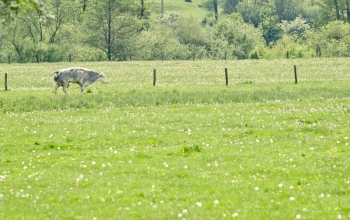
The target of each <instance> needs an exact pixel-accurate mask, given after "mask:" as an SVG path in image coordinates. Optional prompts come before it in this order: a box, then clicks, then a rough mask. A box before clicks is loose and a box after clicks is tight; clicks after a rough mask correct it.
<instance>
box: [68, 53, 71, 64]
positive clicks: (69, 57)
mask: <svg viewBox="0 0 350 220" xmlns="http://www.w3.org/2000/svg"><path fill="white" fill-rule="evenodd" d="M68 62H72V54H69V55H68Z"/></svg>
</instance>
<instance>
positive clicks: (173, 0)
mask: <svg viewBox="0 0 350 220" xmlns="http://www.w3.org/2000/svg"><path fill="white" fill-rule="evenodd" d="M201 3H202V0H193V1H192V2H185V1H184V0H164V13H165V14H168V13H169V12H172V11H176V12H178V13H180V14H182V15H184V16H186V17H189V16H192V17H194V18H196V19H197V20H198V21H202V19H203V18H204V17H205V16H206V15H207V13H208V12H207V11H206V10H205V9H203V8H201V7H198V6H199V5H201ZM160 5H161V1H160V0H153V5H152V13H153V16H155V17H159V16H160V14H161V13H160V11H161V6H160Z"/></svg>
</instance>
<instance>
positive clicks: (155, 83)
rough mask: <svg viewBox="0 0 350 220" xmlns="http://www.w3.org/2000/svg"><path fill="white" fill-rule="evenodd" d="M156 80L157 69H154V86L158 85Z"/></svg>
mask: <svg viewBox="0 0 350 220" xmlns="http://www.w3.org/2000/svg"><path fill="white" fill-rule="evenodd" d="M156 80H157V73H156V69H154V70H153V86H155V85H156Z"/></svg>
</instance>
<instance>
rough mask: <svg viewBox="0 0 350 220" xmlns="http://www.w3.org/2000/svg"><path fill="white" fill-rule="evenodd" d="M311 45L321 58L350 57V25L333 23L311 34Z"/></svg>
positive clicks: (340, 22)
mask: <svg viewBox="0 0 350 220" xmlns="http://www.w3.org/2000/svg"><path fill="white" fill-rule="evenodd" d="M309 38H310V45H311V46H312V47H313V48H314V50H315V51H316V54H317V56H319V57H348V56H350V24H349V23H346V22H343V21H333V22H330V23H329V24H327V25H326V26H324V27H322V28H321V29H320V30H316V31H314V32H312V33H310V36H309Z"/></svg>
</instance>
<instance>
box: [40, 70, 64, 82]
mask: <svg viewBox="0 0 350 220" xmlns="http://www.w3.org/2000/svg"><path fill="white" fill-rule="evenodd" d="M59 73H60V71H56V72H53V73H50V75H49V76H46V77H43V78H41V81H43V80H45V79H47V78H49V77H50V76H51V75H52V74H56V76H57V75H58V74H59Z"/></svg>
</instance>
